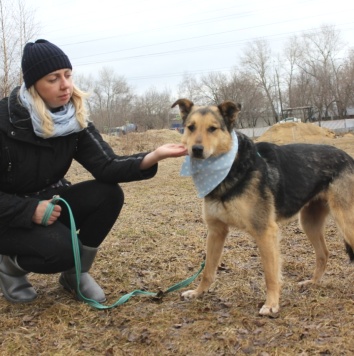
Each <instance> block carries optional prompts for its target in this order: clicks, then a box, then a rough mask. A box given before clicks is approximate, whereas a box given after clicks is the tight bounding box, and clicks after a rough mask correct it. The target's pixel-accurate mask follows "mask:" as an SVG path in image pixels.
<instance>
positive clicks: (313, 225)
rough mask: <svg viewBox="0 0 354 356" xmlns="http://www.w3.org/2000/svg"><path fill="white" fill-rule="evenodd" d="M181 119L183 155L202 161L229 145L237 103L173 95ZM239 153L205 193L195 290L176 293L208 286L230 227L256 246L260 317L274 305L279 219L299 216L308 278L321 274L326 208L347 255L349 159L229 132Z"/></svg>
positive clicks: (352, 220) (352, 178) (350, 242)
mask: <svg viewBox="0 0 354 356" xmlns="http://www.w3.org/2000/svg"><path fill="white" fill-rule="evenodd" d="M177 105H178V106H179V109H180V112H181V116H182V119H183V124H184V133H183V136H182V142H183V143H184V144H185V145H186V146H187V147H188V153H189V156H190V157H195V158H197V159H199V160H206V159H208V158H209V157H216V156H218V155H221V154H224V153H225V152H227V151H228V150H230V148H231V146H232V142H231V133H232V131H233V130H234V123H235V120H236V118H237V115H238V113H239V111H240V109H241V105H240V104H234V103H232V102H228V101H227V102H223V103H221V104H220V105H218V106H195V105H194V104H193V103H192V102H191V101H190V100H188V99H179V100H177V101H176V102H175V103H174V104H173V105H172V107H175V106H177ZM236 135H237V140H238V152H237V154H236V155H235V157H234V161H233V163H232V166H231V169H230V171H229V173H228V174H227V176H226V178H225V179H224V180H223V181H222V182H221V183H220V184H218V185H217V186H216V187H215V188H214V189H213V190H212V191H211V192H210V193H209V194H207V195H206V196H205V198H204V205H203V217H204V221H205V222H206V224H207V228H208V236H207V246H206V264H205V270H204V272H203V277H202V280H201V282H200V284H199V286H198V287H197V289H195V290H189V291H186V292H184V293H182V296H183V297H184V298H186V299H189V298H196V297H199V296H200V295H202V294H203V293H204V292H206V291H208V289H209V287H210V285H211V284H212V283H213V281H214V280H215V276H216V270H217V267H218V264H219V262H220V258H221V254H222V250H223V246H224V242H225V239H226V236H227V235H228V231H229V227H230V226H234V227H237V228H240V229H242V230H244V231H246V232H248V233H249V234H250V235H252V236H253V237H254V239H255V241H256V243H257V246H258V248H259V251H260V255H261V259H262V263H263V268H264V273H265V282H266V289H267V297H266V301H265V303H264V305H263V306H262V308H261V309H260V311H259V313H260V314H261V315H270V314H272V313H277V312H278V311H279V295H280V289H281V263H280V251H279V237H278V231H279V227H278V223H279V222H281V221H286V220H288V219H290V218H292V217H294V216H295V215H297V214H299V220H300V223H301V226H302V228H303V230H304V232H305V233H306V235H307V236H308V238H309V240H310V241H311V243H312V245H313V247H314V249H315V253H316V267H315V270H314V274H313V276H312V279H311V280H308V281H304V282H302V283H304V284H305V283H317V282H319V281H320V279H321V277H322V275H323V273H324V272H325V268H326V264H327V260H328V255H329V253H328V250H327V247H326V243H325V239H324V225H325V221H326V217H327V216H328V214H329V213H331V215H332V216H333V218H334V220H335V222H336V224H337V226H338V228H339V230H340V232H341V233H342V235H343V237H344V241H345V245H346V248H347V252H348V254H349V257H350V259H351V260H352V261H354V252H353V249H354V160H353V158H352V157H351V156H349V155H348V154H346V153H345V152H343V151H341V150H339V149H337V148H335V147H332V146H329V145H314V144H302V143H299V144H288V145H283V146H278V145H275V144H272V143H266V142H262V143H254V142H253V141H252V140H251V139H250V138H248V137H247V136H245V135H243V134H242V133H239V132H236Z"/></svg>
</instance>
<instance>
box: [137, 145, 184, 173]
mask: <svg viewBox="0 0 354 356" xmlns="http://www.w3.org/2000/svg"><path fill="white" fill-rule="evenodd" d="M187 152H188V151H187V149H186V147H185V146H184V145H182V144H176V143H167V144H165V145H162V146H160V147H158V148H156V150H155V151H152V152H150V153H148V154H147V155H146V156H145V157H144V159H143V160H142V161H141V163H140V169H148V168H150V167H152V166H153V165H154V164H156V163H157V162H159V161H161V160H163V159H165V158H170V157H181V156H185V155H186V154H187Z"/></svg>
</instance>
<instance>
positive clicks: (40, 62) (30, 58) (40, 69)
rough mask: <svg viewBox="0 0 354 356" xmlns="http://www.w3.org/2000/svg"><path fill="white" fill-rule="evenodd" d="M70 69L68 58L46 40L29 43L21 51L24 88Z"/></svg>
mask: <svg viewBox="0 0 354 356" xmlns="http://www.w3.org/2000/svg"><path fill="white" fill-rule="evenodd" d="M66 68H69V69H72V65H71V63H70V60H69V58H68V56H67V55H66V54H65V53H64V52H63V51H62V50H61V49H60V48H59V47H57V46H56V45H55V44H53V43H50V42H48V41H46V40H37V41H36V42H29V43H27V44H26V45H25V47H24V49H23V56H22V73H23V80H24V82H25V85H26V88H27V89H28V88H29V87H31V86H32V85H33V84H34V83H35V82H36V81H37V80H39V79H41V78H43V77H44V76H46V75H47V74H49V73H52V72H54V71H56V70H58V69H66Z"/></svg>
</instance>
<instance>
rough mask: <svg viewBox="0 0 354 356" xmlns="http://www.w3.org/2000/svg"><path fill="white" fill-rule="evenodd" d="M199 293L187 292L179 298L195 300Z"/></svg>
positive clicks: (194, 291)
mask: <svg viewBox="0 0 354 356" xmlns="http://www.w3.org/2000/svg"><path fill="white" fill-rule="evenodd" d="M199 295H200V294H199V293H198V292H197V291H196V290H195V289H194V290H187V291H185V292H183V293H182V294H181V298H182V299H185V300H190V299H196V298H198V297H199Z"/></svg>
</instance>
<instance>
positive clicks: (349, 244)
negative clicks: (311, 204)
mask: <svg viewBox="0 0 354 356" xmlns="http://www.w3.org/2000/svg"><path fill="white" fill-rule="evenodd" d="M353 188H354V175H353V174H348V175H345V176H343V177H342V178H341V179H338V180H337V181H336V182H335V183H334V184H333V185H332V186H331V189H330V190H329V193H328V204H329V207H330V210H331V213H332V216H333V218H334V220H335V222H336V224H337V226H338V229H339V230H340V232H341V233H342V235H343V237H344V241H345V245H346V250H347V253H348V255H349V258H350V260H351V262H354V189H353Z"/></svg>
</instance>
